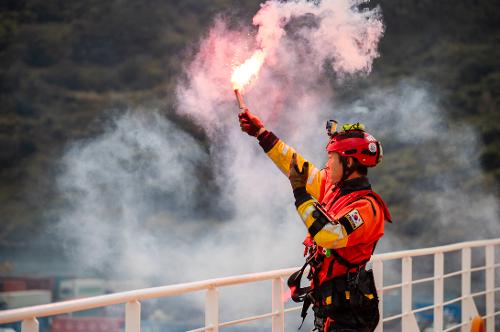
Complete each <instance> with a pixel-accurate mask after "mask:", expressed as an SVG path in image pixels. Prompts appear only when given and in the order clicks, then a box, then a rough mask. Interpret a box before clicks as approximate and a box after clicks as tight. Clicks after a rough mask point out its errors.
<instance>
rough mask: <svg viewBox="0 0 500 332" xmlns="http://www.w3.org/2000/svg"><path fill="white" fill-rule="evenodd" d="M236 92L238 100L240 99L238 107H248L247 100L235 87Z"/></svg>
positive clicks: (242, 108)
mask: <svg viewBox="0 0 500 332" xmlns="http://www.w3.org/2000/svg"><path fill="white" fill-rule="evenodd" d="M234 94H235V95H236V100H237V101H238V107H239V108H240V110H242V111H243V110H244V109H246V108H247V105H246V104H245V101H244V100H243V96H242V95H241V93H240V90H239V89H234Z"/></svg>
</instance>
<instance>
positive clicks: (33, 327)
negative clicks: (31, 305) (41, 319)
mask: <svg viewBox="0 0 500 332" xmlns="http://www.w3.org/2000/svg"><path fill="white" fill-rule="evenodd" d="M38 330H39V324H38V320H37V319H36V318H35V317H33V318H30V319H25V320H23V322H22V323H21V332H38Z"/></svg>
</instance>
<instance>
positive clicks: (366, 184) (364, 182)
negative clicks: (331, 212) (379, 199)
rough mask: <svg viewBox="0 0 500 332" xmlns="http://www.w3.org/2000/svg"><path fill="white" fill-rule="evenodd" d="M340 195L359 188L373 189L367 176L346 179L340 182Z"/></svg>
mask: <svg viewBox="0 0 500 332" xmlns="http://www.w3.org/2000/svg"><path fill="white" fill-rule="evenodd" d="M339 189H340V196H343V195H347V194H350V193H352V192H354V191H358V190H367V189H372V186H371V184H370V181H369V180H368V178H367V177H366V176H360V177H358V178H354V179H350V180H345V181H343V182H342V183H341V184H339Z"/></svg>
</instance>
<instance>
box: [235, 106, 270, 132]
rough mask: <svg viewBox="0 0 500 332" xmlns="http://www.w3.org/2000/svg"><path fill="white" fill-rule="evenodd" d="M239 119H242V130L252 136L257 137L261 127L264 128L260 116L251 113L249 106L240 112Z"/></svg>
mask: <svg viewBox="0 0 500 332" xmlns="http://www.w3.org/2000/svg"><path fill="white" fill-rule="evenodd" d="M238 119H239V120H240V127H241V130H242V131H244V132H245V133H247V134H248V135H250V136H255V137H257V136H258V135H259V132H260V131H261V129H263V128H264V124H263V123H262V121H261V120H260V119H259V117H258V116H256V115H254V114H253V113H251V112H250V111H249V110H248V108H245V110H244V111H243V112H241V113H240V114H238Z"/></svg>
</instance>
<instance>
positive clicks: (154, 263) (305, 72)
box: [58, 0, 497, 323]
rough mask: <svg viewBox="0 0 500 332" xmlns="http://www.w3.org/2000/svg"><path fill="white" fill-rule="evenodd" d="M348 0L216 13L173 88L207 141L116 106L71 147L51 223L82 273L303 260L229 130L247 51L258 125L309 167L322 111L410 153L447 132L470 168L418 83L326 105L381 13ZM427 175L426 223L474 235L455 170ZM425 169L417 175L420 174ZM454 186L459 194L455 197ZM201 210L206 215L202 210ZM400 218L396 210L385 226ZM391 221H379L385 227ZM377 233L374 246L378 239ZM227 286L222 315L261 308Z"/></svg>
mask: <svg viewBox="0 0 500 332" xmlns="http://www.w3.org/2000/svg"><path fill="white" fill-rule="evenodd" d="M359 4H360V1H347V0H343V1H338V0H337V1H322V2H320V3H319V4H314V3H312V2H308V1H295V2H287V3H283V2H278V1H268V2H266V3H265V4H264V5H262V7H261V10H260V11H259V12H258V13H257V14H256V16H255V17H254V24H255V25H256V26H257V28H258V30H257V32H256V33H254V32H253V31H252V30H251V29H250V28H248V27H239V28H234V27H229V26H228V25H227V24H226V23H225V21H224V20H223V19H222V18H219V19H217V20H216V21H215V23H214V25H213V26H212V28H211V29H210V31H209V33H208V34H207V36H206V37H205V38H204V39H203V40H202V41H201V43H200V47H199V50H198V52H197V53H196V54H195V55H194V57H193V60H192V61H191V62H190V63H188V64H186V68H185V77H184V79H183V80H182V82H179V85H178V89H177V109H178V112H179V113H181V114H183V115H186V116H188V117H189V118H191V119H192V120H193V121H194V122H195V123H197V124H198V125H200V126H202V127H203V129H204V131H205V132H206V133H207V135H208V137H209V139H210V146H209V148H208V150H207V149H206V148H204V147H202V146H201V145H200V144H199V142H197V141H196V140H194V139H193V138H192V137H191V136H190V135H189V134H188V133H185V132H184V131H182V130H180V129H178V128H177V127H176V126H175V125H174V124H172V123H171V122H169V121H167V120H166V119H165V118H163V117H162V116H161V115H159V114H158V113H157V112H154V111H141V112H128V113H127V114H125V115H123V116H122V117H120V118H118V119H116V121H114V122H113V123H112V125H111V126H110V128H109V129H108V130H107V131H106V132H105V133H104V134H102V135H100V136H98V137H95V138H94V139H92V140H88V141H83V142H79V143H77V144H75V145H74V146H72V147H71V149H70V150H69V151H68V153H67V154H66V156H65V158H64V160H63V165H64V172H63V173H62V174H61V176H60V181H59V183H58V185H59V188H60V190H61V192H62V193H63V194H64V196H65V198H66V199H67V201H68V203H69V207H68V209H67V210H66V211H65V213H64V214H63V215H62V216H61V218H60V223H59V225H58V227H59V228H58V230H59V232H60V234H61V235H62V238H64V239H65V241H66V243H67V244H68V248H72V251H73V254H74V256H73V257H75V259H76V260H78V261H79V263H80V266H81V268H82V270H88V269H89V268H91V269H92V270H94V271H98V272H100V273H106V274H107V275H110V276H116V275H121V276H127V277H130V278H142V279H149V280H154V282H155V283H162V284H166V283H175V282H186V281H192V280H200V279H205V278H210V277H218V276H228V275H236V274H240V273H249V272H257V271H264V270H269V269H276V268H285V267H290V266H296V265H299V264H301V263H302V257H301V253H302V246H301V241H302V238H303V236H304V235H305V232H306V230H305V228H304V227H303V225H302V223H301V221H300V219H299V217H298V216H297V214H296V212H295V210H294V205H293V196H292V192H291V188H290V185H289V183H288V180H287V179H286V177H285V176H283V175H282V174H281V173H280V172H279V171H278V170H277V169H276V167H275V166H274V165H273V164H272V163H271V162H270V161H269V160H268V159H267V157H266V156H265V154H264V153H263V152H262V150H261V149H260V147H259V146H258V145H257V142H256V140H255V139H254V138H251V137H249V136H246V135H245V134H242V133H241V132H240V129H239V126H238V121H237V108H236V102H235V100H234V95H233V94H232V90H231V85H230V82H229V79H230V76H231V70H232V66H233V65H235V64H240V63H242V62H243V61H244V60H245V59H246V58H248V57H249V56H250V55H251V54H252V53H253V51H254V50H255V49H259V48H261V49H264V50H265V51H266V53H267V54H268V58H267V59H266V62H265V64H264V66H263V68H262V70H261V72H260V74H259V78H258V79H257V80H256V81H255V82H254V85H253V86H252V87H251V89H248V91H246V92H245V99H246V102H247V104H248V105H249V107H250V109H251V110H252V111H254V112H255V113H256V114H257V115H259V116H260V117H261V118H262V119H263V121H264V123H265V124H266V126H267V127H268V128H269V129H271V130H273V131H274V132H275V133H276V134H277V135H278V136H279V137H281V138H283V139H284V140H285V141H286V142H287V143H289V144H290V145H292V146H294V147H296V148H297V150H298V151H299V152H302V154H303V155H304V156H305V157H306V158H308V159H310V160H311V161H312V162H313V163H315V164H316V165H317V166H318V167H321V166H322V164H323V162H324V161H325V157H326V156H325V153H324V146H325V144H326V140H327V137H326V135H325V133H324V127H323V125H324V120H325V119H326V118H338V119H340V120H345V121H349V120H356V121H362V122H366V123H367V125H368V129H369V130H372V131H373V134H374V135H375V136H376V137H377V136H378V137H381V138H382V139H383V140H384V139H385V140H389V139H390V140H391V141H392V142H391V143H390V144H388V145H387V146H388V147H391V146H395V147H397V146H402V145H405V146H408V145H415V150H418V145H419V144H424V143H426V144H431V143H432V142H434V141H439V138H440V137H441V134H442V133H443V131H444V132H447V134H448V135H449V137H452V138H454V139H451V140H450V141H451V142H452V143H451V145H445V146H444V147H445V148H446V153H445V154H444V156H445V157H446V158H448V159H446V160H448V161H452V162H453V163H456V166H457V169H463V170H466V171H469V173H467V174H471V172H472V176H473V175H474V171H471V170H470V169H469V168H472V167H474V169H476V170H477V172H479V168H478V165H477V162H475V161H470V160H471V159H472V160H477V159H473V158H468V157H467V156H466V155H465V154H466V153H470V150H468V149H461V148H460V146H459V145H460V144H462V142H463V141H462V139H463V138H464V136H463V135H464V134H463V133H467V136H466V137H467V139H469V140H470V142H469V143H470V144H472V146H474V144H476V145H477V140H476V139H475V137H476V136H475V134H474V133H473V132H472V131H470V128H469V129H467V131H463V130H462V131H460V136H459V135H458V134H457V131H456V128H451V127H450V128H448V127H447V125H446V123H445V121H444V119H443V117H442V116H441V113H440V110H439V107H438V106H437V104H436V103H435V102H434V100H432V98H431V96H432V95H431V94H430V93H429V92H428V91H427V90H426V89H422V88H418V87H415V86H410V85H404V84H403V85H402V86H398V87H395V88H393V89H392V90H391V89H388V90H387V89H386V90H383V89H374V90H371V91H367V92H360V98H359V100H358V101H357V102H355V103H353V104H350V105H343V106H342V107H341V106H340V105H337V108H335V109H334V111H332V109H333V107H332V98H333V96H332V93H331V88H330V86H329V84H328V80H326V79H325V74H331V75H334V76H336V78H339V79H342V78H344V77H346V76H356V75H365V74H367V73H369V72H370V70H371V66H372V62H373V60H374V59H375V58H376V57H377V56H378V53H377V44H378V41H379V40H380V38H381V36H382V33H383V24H382V20H381V16H380V13H379V11H378V10H377V9H374V10H364V11H361V10H359V9H357V8H358V7H357V5H359ZM459 138H460V139H459ZM391 153H393V152H392V151H391V150H390V149H388V150H387V151H386V154H387V156H386V159H385V160H386V162H385V163H384V164H383V165H382V167H386V166H384V165H395V166H393V168H391V167H390V166H388V168H389V169H390V170H391V171H392V170H394V169H396V171H404V170H397V157H394V156H393V157H391ZM473 155H474V154H473ZM440 156H441V155H435V154H432V155H429V154H428V153H424V152H421V153H420V154H416V155H415V158H416V160H415V167H416V170H415V171H416V172H418V171H420V170H421V171H422V172H428V171H430V170H428V169H426V167H431V166H432V165H436V163H437V164H438V163H439V162H440V161H441V158H440ZM391 161H392V162H394V163H393V164H392V163H391ZM387 162H388V163H387ZM203 172H208V173H210V174H204V173H203ZM375 175H380V176H381V178H382V179H383V180H384V181H385V179H388V178H389V177H388V176H387V174H385V175H384V174H383V171H382V172H379V173H375ZM435 175H436V176H433V177H432V178H431V179H430V180H428V181H429V183H434V181H435V183H437V189H443V193H445V194H443V195H442V196H440V197H442V198H441V199H434V198H435V197H433V198H432V199H428V200H427V201H426V204H431V205H432V207H434V208H435V209H434V210H435V211H436V213H435V214H433V215H431V216H429V220H431V219H432V220H437V221H438V223H439V225H442V226H443V227H445V226H446V227H450V228H456V227H462V226H464V225H465V226H467V227H468V228H467V229H468V230H470V231H471V232H472V231H474V227H473V226H470V225H466V222H465V221H464V222H459V221H458V220H466V219H467V218H471V215H472V214H473V213H472V212H469V213H462V214H461V213H459V211H464V212H465V210H466V209H467V208H465V206H467V205H466V204H465V203H466V202H465V200H464V198H465V197H466V196H467V193H466V192H464V193H459V194H457V190H456V189H454V188H453V185H456V184H459V183H458V182H454V181H455V180H456V179H455V178H453V179H452V180H450V178H448V177H446V176H445V177H440V176H438V175H439V174H435ZM427 176H428V175H427V174H425V173H422V174H421V175H420V178H421V177H427ZM207 177H213V178H214V179H215V181H216V183H217V186H207V185H206V184H205V182H204V180H206V178H207ZM420 178H419V179H420ZM387 181H388V182H387V183H389V180H387ZM392 181H394V178H392ZM449 181H451V182H449ZM375 182H376V181H375ZM440 183H441V184H440ZM376 184H377V183H376ZM378 184H379V185H380V186H383V185H385V182H380V183H378ZM389 184H390V183H389ZM396 185H398V184H396ZM214 188H217V190H214ZM402 188H403V185H402ZM375 189H377V186H375ZM420 195H421V193H420V192H416V193H415V197H414V200H413V203H412V204H413V206H415V207H416V208H419V207H421V205H419V204H420V203H419V199H421V196H420ZM456 195H462V196H460V197H461V198H460V199H458V200H456V199H455V198H456V197H457V196H456ZM477 198H478V199H477V200H475V202H476V204H477V206H475V207H474V208H476V207H479V208H485V210H484V213H483V214H481V217H479V218H476V219H475V220H478V219H484V220H486V219H487V218H489V217H491V216H492V215H494V214H495V213H496V211H497V210H496V205H494V206H493V207H491V208H487V205H488V204H491V203H492V201H491V197H490V196H488V195H486V196H484V195H483V196H481V195H480V196H477ZM459 208H461V209H459ZM204 209H209V210H210V211H211V212H210V213H207V214H208V216H205V215H204ZM453 209H455V210H453ZM217 210H221V211H224V213H220V214H218V213H217ZM450 210H453V214H452V213H451V212H450ZM214 211H215V212H214ZM228 211H229V212H228ZM470 211H473V210H472V208H471V210H470ZM228 215H229V216H228ZM396 215H397V214H396ZM462 217H465V218H462ZM219 219H221V220H219ZM222 219H223V220H222ZM404 222H405V220H395V225H401V224H402V223H404ZM429 222H431V221H429ZM456 223H459V224H456ZM493 226H494V225H493V224H491V225H488V226H487V228H486V229H487V230H491V229H492V227H493ZM391 227H393V226H387V228H388V229H389V232H390V228H391ZM395 227H399V226H395ZM422 227H423V228H424V230H423V231H425V226H424V225H423V226H422ZM485 232H486V231H485ZM455 238H456V239H470V238H471V237H469V236H468V235H466V234H463V238H460V236H458V235H457V236H456V237H455ZM436 241H437V242H440V241H443V240H442V239H437V240H436ZM430 242H432V241H430ZM383 243H384V241H382V245H381V246H380V248H382V250H387V249H389V246H388V245H384V244H383ZM387 243H390V245H391V246H392V247H391V249H394V248H401V247H402V244H397V243H395V241H391V242H387ZM234 294H236V295H238V296H239V298H244V301H236V302H234V299H224V298H223V299H222V302H223V303H222V307H224V308H226V309H227V308H228V306H226V305H225V304H226V302H225V301H228V302H230V303H231V306H230V307H231V308H232V309H231V310H228V311H227V312H226V313H225V314H227V315H228V317H229V316H230V317H229V318H230V319H235V318H238V317H240V316H241V315H240V314H238V313H241V312H245V311H248V309H249V308H256V307H259V306H261V303H262V300H263V299H264V300H266V299H267V297H268V294H269V293H265V292H264V293H263V294H260V293H259V292H258V291H256V292H255V293H253V294H252V296H248V295H247V294H245V293H241V292H235V293H234ZM234 294H233V295H234ZM260 311H261V312H267V309H266V310H262V308H261V310H260ZM294 323H295V322H294Z"/></svg>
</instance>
